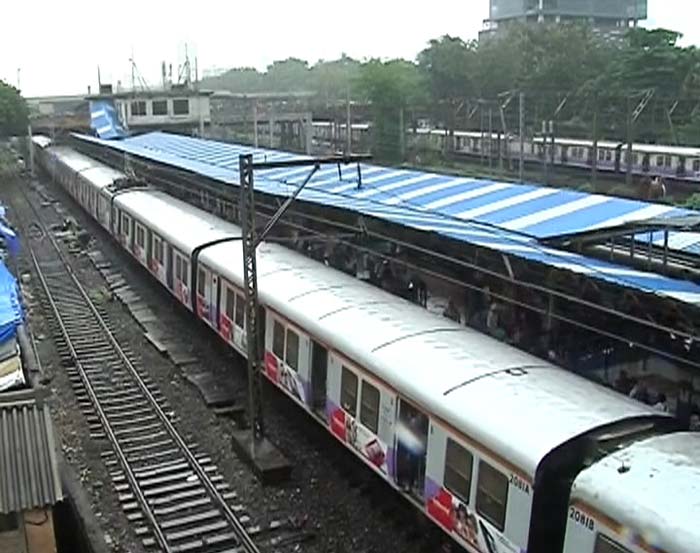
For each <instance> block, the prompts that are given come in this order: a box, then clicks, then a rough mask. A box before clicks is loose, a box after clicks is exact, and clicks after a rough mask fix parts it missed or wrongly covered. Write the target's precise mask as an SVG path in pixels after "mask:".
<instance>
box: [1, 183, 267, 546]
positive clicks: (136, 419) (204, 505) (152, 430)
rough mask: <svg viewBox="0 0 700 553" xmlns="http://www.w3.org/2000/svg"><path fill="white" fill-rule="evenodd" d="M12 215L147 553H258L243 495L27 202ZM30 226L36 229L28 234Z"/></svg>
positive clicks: (68, 367)
mask: <svg viewBox="0 0 700 553" xmlns="http://www.w3.org/2000/svg"><path fill="white" fill-rule="evenodd" d="M17 203H20V202H15V205H14V206H13V207H14V208H15V210H16V211H15V212H16V214H17V216H18V217H17V219H18V220H19V221H22V222H23V223H22V226H24V227H25V228H24V229H23V231H24V232H23V236H24V237H25V240H24V242H25V250H27V252H28V254H29V257H30V259H31V262H32V264H33V266H34V269H35V272H36V275H37V277H38V279H39V281H40V283H41V287H42V289H43V292H44V298H43V301H44V307H45V308H46V310H47V311H46V312H47V313H50V314H51V315H52V318H53V320H52V324H51V326H52V330H53V333H54V335H55V339H56V343H57V347H58V350H59V353H60V356H61V361H62V364H63V366H64V367H65V368H66V371H67V372H68V374H69V377H70V379H71V382H72V384H73V386H74V389H75V392H76V396H77V398H78V401H79V403H80V404H81V407H83V410H84V411H86V415H87V417H88V422H89V423H90V428H91V433H92V435H93V436H94V437H96V438H104V439H106V440H107V441H108V442H109V445H110V447H111V452H107V454H106V455H105V457H106V459H105V462H106V463H107V466H109V467H110V470H111V471H112V472H111V477H112V481H113V484H114V486H115V490H116V492H117V493H118V496H119V500H120V502H121V504H122V507H123V509H124V511H125V514H126V516H127V518H128V520H129V521H130V522H131V523H132V524H133V525H134V526H135V533H136V535H137V536H138V537H139V538H140V539H141V541H142V543H143V545H144V547H145V548H146V549H151V550H160V551H163V552H166V553H200V552H202V553H203V552H205V551H206V552H207V553H258V552H259V551H260V550H259V548H258V546H257V545H256V543H255V541H254V540H253V536H254V535H255V534H256V533H258V532H259V528H257V527H253V526H251V525H250V520H249V517H248V516H247V515H245V514H244V509H243V507H242V506H241V505H238V504H236V501H237V497H236V494H235V493H234V492H232V491H230V490H229V486H228V485H227V484H226V483H225V482H224V480H223V477H222V476H221V475H220V474H218V472H217V467H216V466H215V465H214V464H213V463H212V461H211V459H210V458H209V457H207V456H206V455H205V454H203V453H201V452H199V451H198V450H197V444H193V443H187V442H186V440H185V439H184V438H183V437H182V436H181V435H180V434H179V433H178V431H177V429H176V428H175V426H174V424H173V423H174V421H175V416H174V413H173V411H172V410H171V409H170V407H169V405H168V404H167V401H166V400H165V399H164V398H163V396H162V395H161V394H160V393H159V392H158V391H157V390H156V389H155V388H156V387H155V386H154V384H153V382H152V381H151V380H150V379H149V378H148V376H146V375H145V374H144V372H143V371H142V369H141V368H140V367H139V366H138V362H137V361H136V356H135V355H134V354H133V352H132V351H130V350H129V349H128V348H124V347H122V346H121V345H120V344H119V343H118V341H117V340H116V338H115V336H114V329H113V328H112V327H111V325H110V322H109V320H108V319H107V318H106V317H105V314H104V312H103V311H101V309H100V308H99V306H98V305H96V304H95V303H94V302H93V300H92V299H91V296H90V293H89V292H88V291H87V290H86V289H85V288H84V287H83V285H82V284H81V283H80V281H79V280H78V278H77V277H76V275H75V274H74V272H73V270H72V268H71V265H70V264H69V263H68V261H67V259H66V258H65V257H64V255H63V253H62V251H61V249H60V246H59V244H58V243H57V241H56V239H55V237H54V236H53V235H52V233H51V232H50V231H49V230H48V229H47V228H46V227H45V225H44V224H43V223H42V222H41V217H40V214H39V213H38V211H37V209H36V208H35V207H34V206H33V205H32V203H31V202H30V201H29V199H28V198H27V196H26V193H25V196H24V198H23V199H22V201H21V203H23V204H24V205H22V206H19V205H17ZM27 221H32V223H31V224H27Z"/></svg>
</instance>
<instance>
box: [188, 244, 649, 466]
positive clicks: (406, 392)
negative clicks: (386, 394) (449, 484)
mask: <svg viewBox="0 0 700 553" xmlns="http://www.w3.org/2000/svg"><path fill="white" fill-rule="evenodd" d="M240 255H241V245H240V243H225V244H219V245H216V246H212V247H210V248H207V249H205V250H204V251H203V252H202V255H201V258H200V259H201V260H202V261H203V262H205V263H206V264H207V265H208V266H210V267H214V268H215V269H216V270H219V271H222V272H223V276H225V277H226V278H227V279H228V280H230V281H232V282H234V283H235V284H238V285H239V286H240V285H241V283H242V278H243V276H242V272H241V267H240V265H238V264H232V263H231V260H232V259H240ZM258 272H259V287H260V295H261V299H262V300H263V301H264V302H265V303H266V304H268V305H270V306H271V307H272V308H273V309H274V310H275V311H277V312H279V313H280V314H281V315H282V316H284V317H286V318H288V319H290V320H291V321H294V322H296V324H298V325H299V326H301V327H302V328H303V330H304V331H305V332H308V333H310V334H312V335H313V336H314V337H315V338H316V339H318V340H320V341H322V342H323V343H326V344H327V345H328V347H330V348H332V349H334V350H336V351H338V352H342V353H341V355H343V356H345V357H347V358H348V359H349V360H350V361H352V362H353V363H356V364H358V365H359V366H360V367H362V368H364V369H366V370H368V371H370V372H371V373H372V374H373V375H374V376H375V377H376V378H378V379H379V380H381V381H383V382H384V383H386V384H388V385H390V386H391V387H392V388H394V389H396V390H398V391H399V392H400V393H401V394H402V395H403V396H405V397H407V398H409V399H410V400H412V401H414V402H417V403H419V404H420V405H421V406H422V407H423V409H425V410H426V411H430V412H431V413H433V414H435V415H436V416H438V417H439V418H440V419H442V420H443V421H444V422H445V423H446V424H448V425H451V426H453V427H454V428H456V429H458V431H460V432H462V433H463V434H465V435H467V436H469V437H470V438H471V439H474V440H476V441H478V442H479V443H480V444H482V445H483V446H484V447H486V448H488V449H490V450H491V451H492V452H494V453H495V454H496V455H498V456H500V457H501V458H502V459H506V460H508V462H509V463H512V464H514V465H515V466H516V467H518V468H520V469H521V470H523V471H526V472H527V473H528V474H529V476H530V477H533V476H534V472H535V470H536V468H537V465H538V463H539V462H540V461H541V460H542V458H543V457H544V456H545V455H546V454H547V453H549V452H550V451H551V450H552V449H554V448H556V447H557V446H559V445H561V444H563V443H564V442H566V441H568V440H570V439H571V438H574V437H576V436H579V435H581V434H583V433H586V432H588V431H590V430H593V429H595V428H598V427H600V426H604V425H606V424H609V423H613V422H616V421H620V420H623V419H626V418H631V417H639V416H646V415H656V412H655V411H652V410H651V409H649V408H647V407H645V406H643V405H641V404H638V403H637V402H634V401H631V400H629V399H627V398H625V397H624V396H621V395H619V394H617V393H615V392H612V391H609V390H606V389H604V388H602V387H599V386H597V385H595V384H592V383H590V382H588V381H586V380H584V379H583V378H580V377H578V376H575V375H573V374H570V373H567V372H565V371H563V370H561V369H558V368H556V367H554V366H553V365H551V364H549V363H546V362H544V361H542V360H541V359H538V358H536V357H534V356H531V355H529V354H526V353H523V352H521V351H519V350H517V349H515V348H513V347H510V346H507V345H504V344H502V343H500V342H498V341H496V340H494V339H492V338H490V337H488V336H485V335H483V334H480V333H478V332H475V331H473V330H470V329H466V328H465V327H463V326H460V325H458V324H456V323H453V322H451V321H449V320H448V319H445V318H443V317H440V316H436V315H433V314H431V313H430V312H428V311H426V310H425V309H422V308H420V307H417V306H415V305H413V304H411V303H409V302H407V301H405V300H402V299H400V298H397V297H394V296H392V295H390V294H388V293H386V292H384V291H382V290H379V289H377V288H375V287H373V286H370V285H368V284H364V283H362V282H360V281H358V280H357V279H354V278H352V277H350V276H347V275H345V274H343V273H340V272H339V271H335V270H333V269H331V268H328V267H325V266H324V265H322V264H320V263H317V262H315V261H312V260H309V259H307V258H305V257H303V256H301V255H300V254H297V253H295V252H293V251H291V250H287V249H284V248H281V247H280V246H276V245H272V244H262V245H261V246H260V249H259V252H258ZM293 324H294V323H293ZM520 369H523V370H520ZM509 371H510V372H509ZM592 405H594V406H595V409H591V406H592Z"/></svg>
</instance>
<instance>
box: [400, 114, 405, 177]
mask: <svg viewBox="0 0 700 553" xmlns="http://www.w3.org/2000/svg"><path fill="white" fill-rule="evenodd" d="M399 151H400V152H401V163H403V162H404V161H405V159H406V128H405V123H404V107H403V106H401V107H400V108H399Z"/></svg>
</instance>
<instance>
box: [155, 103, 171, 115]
mask: <svg viewBox="0 0 700 553" xmlns="http://www.w3.org/2000/svg"><path fill="white" fill-rule="evenodd" d="M153 115H168V101H167V100H153Z"/></svg>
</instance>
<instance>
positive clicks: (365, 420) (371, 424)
mask: <svg viewBox="0 0 700 553" xmlns="http://www.w3.org/2000/svg"><path fill="white" fill-rule="evenodd" d="M379 398H380V395H379V390H377V388H375V387H374V386H372V385H371V384H370V383H369V382H367V381H366V380H363V381H362V396H361V397H360V422H361V423H362V424H363V425H364V427H365V428H367V429H368V430H371V431H372V432H374V433H375V434H376V433H377V431H378V430H379Z"/></svg>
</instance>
